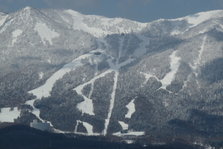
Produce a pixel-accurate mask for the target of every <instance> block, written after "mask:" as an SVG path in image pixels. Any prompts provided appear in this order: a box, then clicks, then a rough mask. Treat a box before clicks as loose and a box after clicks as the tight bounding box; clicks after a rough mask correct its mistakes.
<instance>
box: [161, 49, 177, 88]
mask: <svg viewBox="0 0 223 149" xmlns="http://www.w3.org/2000/svg"><path fill="white" fill-rule="evenodd" d="M176 53H177V51H174V52H173V53H172V54H171V55H170V72H168V73H167V74H166V75H165V76H164V78H163V79H162V80H160V82H161V83H162V87H161V88H163V89H166V87H167V86H168V85H170V84H171V83H172V81H173V80H174V79H175V75H176V73H177V71H178V69H179V66H180V60H181V58H180V57H178V56H177V55H176Z"/></svg>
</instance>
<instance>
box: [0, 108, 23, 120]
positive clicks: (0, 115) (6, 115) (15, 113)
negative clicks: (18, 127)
mask: <svg viewBox="0 0 223 149" xmlns="http://www.w3.org/2000/svg"><path fill="white" fill-rule="evenodd" d="M20 113H21V111H20V110H19V109H18V108H17V107H15V108H13V109H12V110H11V108H1V112H0V122H14V120H15V119H17V118H18V117H19V116H20Z"/></svg>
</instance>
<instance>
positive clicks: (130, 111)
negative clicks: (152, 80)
mask: <svg viewBox="0 0 223 149" xmlns="http://www.w3.org/2000/svg"><path fill="white" fill-rule="evenodd" d="M134 102H135V99H133V100H132V101H131V102H130V103H129V104H128V105H126V108H127V109H128V112H127V114H126V115H125V118H129V119H131V117H132V115H133V114H134V113H135V111H136V109H135V103H134Z"/></svg>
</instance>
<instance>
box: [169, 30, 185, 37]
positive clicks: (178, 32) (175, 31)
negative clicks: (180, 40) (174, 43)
mask: <svg viewBox="0 0 223 149" xmlns="http://www.w3.org/2000/svg"><path fill="white" fill-rule="evenodd" d="M181 33H182V32H181V31H179V30H174V31H172V32H171V33H170V35H171V36H175V35H179V34H181Z"/></svg>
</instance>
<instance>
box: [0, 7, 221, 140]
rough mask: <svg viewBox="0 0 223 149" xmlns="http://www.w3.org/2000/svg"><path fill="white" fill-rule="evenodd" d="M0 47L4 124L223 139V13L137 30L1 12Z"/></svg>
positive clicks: (67, 16) (83, 18)
mask: <svg viewBox="0 0 223 149" xmlns="http://www.w3.org/2000/svg"><path fill="white" fill-rule="evenodd" d="M0 41H1V44H0V56H1V59H0V70H1V71H0V108H1V113H0V121H1V122H17V123H22V124H27V125H29V124H30V123H31V122H32V121H33V120H38V122H48V123H49V124H50V126H51V127H52V129H53V130H54V131H55V132H62V133H74V134H83V135H105V136H111V135H113V136H118V137H123V138H126V137H129V136H131V137H130V138H132V139H137V138H143V139H145V140H150V141H151V142H153V141H154V142H166V141H169V140H171V139H177V138H180V139H184V140H186V141H189V142H196V141H200V142H205V141H206V142H207V141H209V140H208V138H210V137H211V138H220V137H223V131H222V130H223V126H222V125H221V124H222V123H223V113H222V106H223V102H222V98H223V77H222V76H223V68H222V65H223V10H216V11H210V12H201V13H198V14H194V15H191V16H186V17H183V18H178V19H160V20H157V21H153V22H150V23H140V22H136V21H131V20H128V19H123V18H105V17H102V16H95V15H83V14H81V13H79V12H76V11H73V10H53V9H50V10H47V9H46V10H36V9H33V8H30V7H26V8H24V9H22V10H20V11H17V12H15V13H11V14H0ZM139 136H140V137H139ZM151 138H152V139H151ZM198 138H199V139H198ZM145 140H144V141H145ZM209 143H210V142H209Z"/></svg>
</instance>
